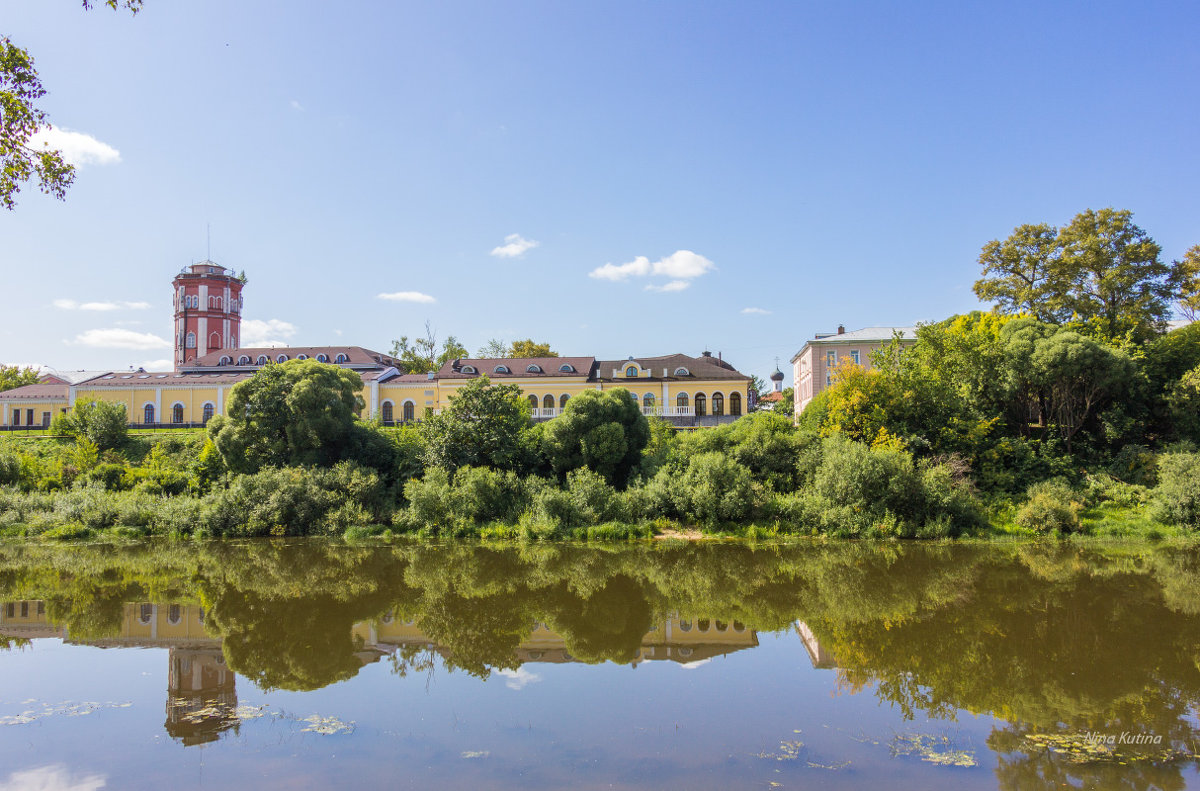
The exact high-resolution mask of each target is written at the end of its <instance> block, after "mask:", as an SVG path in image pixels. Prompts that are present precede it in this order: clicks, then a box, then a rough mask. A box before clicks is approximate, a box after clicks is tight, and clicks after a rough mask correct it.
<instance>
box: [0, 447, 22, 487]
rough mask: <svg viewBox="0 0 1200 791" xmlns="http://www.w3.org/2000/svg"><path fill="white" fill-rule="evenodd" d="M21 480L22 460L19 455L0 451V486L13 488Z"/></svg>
mask: <svg viewBox="0 0 1200 791" xmlns="http://www.w3.org/2000/svg"><path fill="white" fill-rule="evenodd" d="M20 480H21V459H20V457H19V456H17V454H15V453H10V452H9V451H5V450H0V486H11V485H12V484H15V483H17V482H18V481H20Z"/></svg>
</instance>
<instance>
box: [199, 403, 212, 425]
mask: <svg viewBox="0 0 1200 791" xmlns="http://www.w3.org/2000/svg"><path fill="white" fill-rule="evenodd" d="M213 411H214V410H213V405H212V404H205V405H204V412H203V413H202V417H201V418H200V419H201V420H202V421H204V424H205V425H208V421H210V420H212V416H213Z"/></svg>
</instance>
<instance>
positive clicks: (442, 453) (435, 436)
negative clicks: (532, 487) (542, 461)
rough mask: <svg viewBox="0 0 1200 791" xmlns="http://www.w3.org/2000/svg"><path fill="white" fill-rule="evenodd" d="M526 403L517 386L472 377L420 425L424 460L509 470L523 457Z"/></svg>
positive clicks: (527, 419)
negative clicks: (443, 407)
mask: <svg viewBox="0 0 1200 791" xmlns="http://www.w3.org/2000/svg"><path fill="white" fill-rule="evenodd" d="M530 425H531V421H530V417H529V404H528V402H527V401H525V399H524V398H522V397H521V388H520V387H518V386H517V385H508V384H505V385H493V384H492V383H491V381H490V380H489V379H488V378H487V377H486V376H480V377H478V378H476V379H472V380H471V381H470V382H469V383H467V384H466V385H465V386H463V387H461V388H459V389H458V390H457V392H455V394H454V395H452V396H450V405H449V406H448V407H446V408H445V409H443V410H442V411H441V413H440V414H436V415H431V416H429V417H427V418H426V419H425V420H423V421H422V422H421V423H420V424H419V431H420V433H421V437H422V439H423V440H424V442H425V463H426V465H427V466H430V467H442V468H444V469H447V470H456V469H458V468H459V467H464V466H472V467H479V466H486V467H500V468H502V469H514V468H516V467H520V466H522V465H524V464H525V463H526V462H527V457H528V453H529V447H528V445H529V443H528V440H527V437H526V432H527V431H529V428H530Z"/></svg>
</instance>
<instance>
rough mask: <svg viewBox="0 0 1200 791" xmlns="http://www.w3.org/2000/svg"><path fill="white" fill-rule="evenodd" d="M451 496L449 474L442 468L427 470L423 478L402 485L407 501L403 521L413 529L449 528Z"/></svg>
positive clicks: (451, 516) (451, 519) (451, 520)
mask: <svg viewBox="0 0 1200 791" xmlns="http://www.w3.org/2000/svg"><path fill="white" fill-rule="evenodd" d="M452 495H453V490H452V489H451V488H450V473H449V472H447V471H446V470H445V469H444V468H442V467H431V468H429V469H428V470H426V471H425V476H424V477H423V478H414V479H412V480H411V481H409V482H408V483H406V484H405V485H404V499H406V500H408V509H407V510H406V511H405V513H404V521H407V522H409V523H410V525H411V526H413V527H421V526H425V525H444V526H449V525H450V524H451V522H453V512H452V508H451V501H452Z"/></svg>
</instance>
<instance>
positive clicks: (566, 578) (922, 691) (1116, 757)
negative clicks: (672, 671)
mask: <svg viewBox="0 0 1200 791" xmlns="http://www.w3.org/2000/svg"><path fill="white" fill-rule="evenodd" d="M1198 583H1200V561H1198V557H1197V553H1196V552H1194V551H1192V550H1188V549H1179V548H1171V547H1150V546H1145V545H1140V546H1137V547H1122V546H1113V547H1096V548H1090V549H1081V548H1078V547H1071V546H1058V545H1048V546H1041V545H1012V546H896V545H875V546H873V545H862V544H835V545H800V546H766V547H752V546H747V545H699V546H679V545H659V546H633V547H604V548H595V547H581V546H562V545H555V546H537V545H530V546H518V547H510V546H505V547H487V546H465V545H452V546H435V545H401V546H387V547H373V546H345V545H337V544H329V543H319V542H298V543H256V544H229V543H225V544H214V545H209V546H199V547H196V546H149V547H136V548H122V549H116V548H112V547H82V548H76V549H74V550H70V551H69V550H66V549H62V548H55V547H48V546H40V545H39V546H32V547H22V548H20V549H16V548H12V547H7V548H6V547H0V598H2V599H3V603H2V604H0V649H2V648H3V647H5V645H7V646H9V647H10V648H17V647H19V646H20V645H22V641H29V640H33V641H37V640H39V639H43V638H57V639H62V640H65V641H67V642H72V643H83V644H88V645H99V646H114V647H115V646H126V645H129V646H133V645H136V646H159V647H166V648H168V649H169V651H168V673H167V678H168V682H167V687H168V688H167V698H166V699H167V703H166V730H167V732H168V733H169V734H170V735H171V736H172V737H173V738H174V739H176V740H178V741H179V742H181V743H183V744H185V745H196V744H204V743H209V742H212V741H213V740H216V739H218V738H219V736H220V735H221V734H222V733H225V732H229V731H233V730H236V729H237V728H238V726H239V722H240V717H239V711H240V709H239V699H238V690H237V687H236V683H235V673H236V674H238V675H241V676H242V677H243V679H245V680H246V681H244V682H243V683H246V682H248V683H249V684H250V685H252V686H253V687H256V688H258V689H262V690H270V689H285V690H311V689H318V688H321V687H324V686H327V685H329V684H332V683H334V682H337V681H342V680H346V679H350V678H352V677H354V676H355V675H357V674H358V673H359V672H360V671H361V670H362V668H363V667H364V666H367V665H372V664H375V663H384V664H386V665H388V666H389V669H390V671H391V672H392V673H394V674H396V675H397V676H407V675H409V674H413V673H426V674H431V673H433V672H434V670H435V669H436V668H444V669H445V670H446V671H448V672H452V673H453V672H465V673H468V674H471V675H473V676H477V677H480V678H486V677H488V676H489V675H491V674H492V673H502V674H503V675H504V676H505V677H506V679H507V680H508V684H509V685H510V686H513V687H514V688H519V687H520V686H522V685H524V684H527V683H530V681H531V680H532V679H535V678H536V673H535V672H534V670H531V669H530V668H526V667H525V666H526V665H533V666H536V665H538V664H563V663H579V664H582V663H591V664H595V663H605V662H615V663H620V664H627V665H633V666H635V667H636V666H637V665H639V664H641V663H647V662H674V663H683V664H690V663H698V662H703V661H704V660H708V659H712V658H715V657H719V656H724V655H729V654H733V653H736V652H742V651H747V650H751V649H754V648H755V647H757V646H758V645H759V635H760V633H762V632H782V633H785V634H787V635H789V639H790V640H792V641H794V642H793V644H794V645H795V651H796V654H797V657H804V658H805V659H806V660H807V662H806V664H809V663H811V666H812V667H814V668H819V669H824V670H828V671H830V672H832V673H836V674H837V675H838V678H839V683H840V685H841V687H842V688H843V689H844V690H847V691H850V692H853V693H862V694H870V695H873V696H875V697H876V698H877V699H878V700H879V702H880V704H881V707H880V715H879V717H880V721H881V722H891V723H902V722H903V721H904V720H912V719H915V718H919V717H925V716H935V717H940V718H944V719H946V720H951V721H952V720H955V719H956V718H959V717H961V716H962V715H963V714H964V713H970V714H990V715H993V716H995V717H997V718H998V719H999V720H1001V721H1002V722H1000V724H998V725H997V726H996V727H995V728H993V729H992V731H991V734H990V736H989V737H988V740H987V746H988V747H989V748H990V749H991V750H992V751H993V753H994V756H995V764H996V766H995V780H996V783H997V784H998V785H999V786H1000V787H1003V788H1012V789H1025V788H1052V787H1054V788H1058V787H1062V786H1063V784H1068V785H1072V786H1075V787H1097V788H1101V787H1102V788H1130V789H1133V788H1161V789H1173V788H1183V787H1184V786H1185V785H1186V778H1185V775H1184V769H1185V767H1188V766H1191V765H1192V764H1191V760H1192V756H1193V754H1194V753H1195V751H1196V748H1195V744H1196V743H1197V742H1200V738H1197V737H1200V734H1198V733H1197V721H1196V714H1197V703H1198V702H1200V667H1198V659H1200V655H1198V653H1197V646H1200V584H1198ZM6 641H7V642H6ZM1110 742H1111V743H1110Z"/></svg>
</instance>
